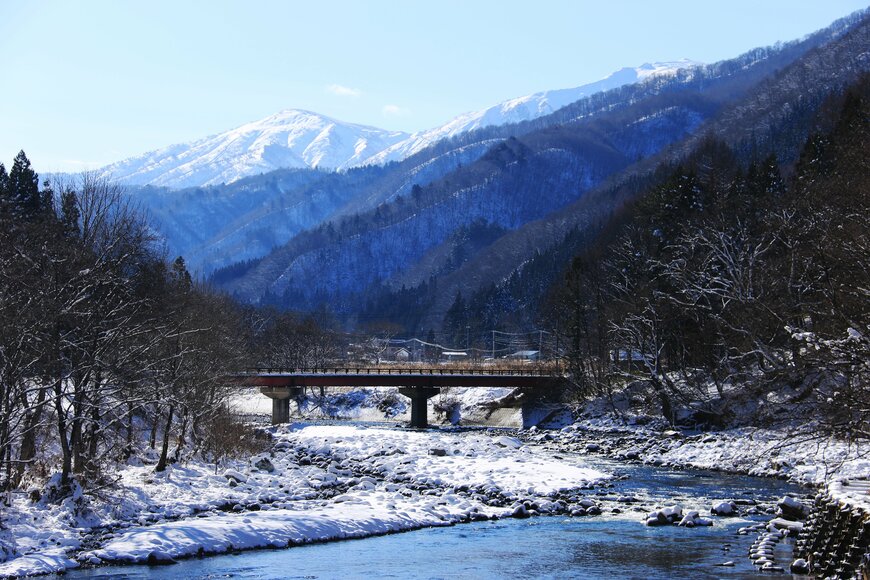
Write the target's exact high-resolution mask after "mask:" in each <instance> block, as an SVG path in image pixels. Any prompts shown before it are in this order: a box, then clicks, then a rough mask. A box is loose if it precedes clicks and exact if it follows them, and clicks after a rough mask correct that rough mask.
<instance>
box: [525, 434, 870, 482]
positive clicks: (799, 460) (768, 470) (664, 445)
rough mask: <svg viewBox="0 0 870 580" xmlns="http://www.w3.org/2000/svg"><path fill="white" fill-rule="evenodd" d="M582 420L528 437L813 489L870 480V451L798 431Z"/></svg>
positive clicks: (555, 445)
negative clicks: (688, 429) (698, 429)
mask: <svg viewBox="0 0 870 580" xmlns="http://www.w3.org/2000/svg"><path fill="white" fill-rule="evenodd" d="M647 419H648V418H646V417H644V418H643V420H641V421H640V422H636V421H634V420H628V421H626V420H620V419H616V418H613V417H597V418H594V419H583V420H579V421H577V422H576V423H573V424H571V425H567V426H565V427H563V428H562V429H561V430H558V431H545V430H541V431H538V430H535V429H533V430H531V431H527V432H526V433H527V436H526V439H528V440H529V441H533V442H536V443H540V444H542V445H543V446H544V447H545V448H549V449H552V450H561V451H571V452H576V453H580V454H593V455H598V454H601V455H604V456H607V457H612V458H616V459H623V460H628V461H641V462H644V463H647V464H650V465H656V466H663V467H677V468H695V469H712V470H717V471H726V472H729V473H744V474H747V475H757V476H763V477H779V478H784V479H789V480H791V481H794V482H797V483H803V484H808V485H823V484H825V483H827V482H830V481H832V480H833V479H841V478H868V477H870V446H867V445H857V444H849V443H847V442H844V441H840V440H836V439H833V438H822V437H808V436H806V435H805V431H799V430H797V429H763V428H747V427H744V428H737V429H725V430H721V431H709V432H704V433H697V434H684V433H682V432H680V431H676V430H672V429H669V428H668V427H667V426H666V425H665V424H664V422H660V421H659V422H657V421H648V420H647Z"/></svg>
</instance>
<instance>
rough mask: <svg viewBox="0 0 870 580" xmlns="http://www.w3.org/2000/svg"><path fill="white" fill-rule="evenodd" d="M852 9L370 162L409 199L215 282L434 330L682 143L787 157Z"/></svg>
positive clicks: (820, 95)
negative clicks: (424, 170)
mask: <svg viewBox="0 0 870 580" xmlns="http://www.w3.org/2000/svg"><path fill="white" fill-rule="evenodd" d="M867 16H868V13H866V12H860V13H856V14H855V15H853V16H851V17H848V18H846V19H843V20H841V21H838V22H836V23H834V25H832V26H831V27H829V28H828V29H825V30H822V31H819V32H818V33H815V34H813V35H810V36H808V37H806V38H804V39H802V40H800V41H792V42H790V43H785V44H780V45H777V46H775V47H767V48H758V49H753V50H751V51H749V52H747V53H745V54H743V55H740V56H739V57H737V58H734V59H730V60H727V61H722V62H719V63H714V64H712V65H707V66H705V67H699V68H695V69H691V70H684V71H682V72H678V73H676V74H674V75H673V76H672V77H670V78H667V77H663V78H660V79H658V80H656V79H650V80H649V81H648V82H645V83H642V84H636V85H629V86H623V87H620V88H618V89H614V90H611V91H608V92H605V93H597V94H594V95H591V96H589V97H586V98H583V99H581V100H579V101H576V102H574V103H572V104H570V105H568V106H566V107H563V108H561V109H559V110H557V111H556V112H554V113H552V114H550V115H546V116H543V117H540V118H537V119H533V120H529V121H524V122H521V123H518V124H516V125H508V126H499V127H489V128H481V129H479V130H475V131H470V132H466V133H464V134H462V135H459V136H456V137H451V138H447V139H444V140H442V141H439V142H438V143H437V144H435V145H433V146H431V147H429V148H427V149H426V150H424V151H422V152H421V153H419V154H416V155H414V156H411V157H409V158H408V159H407V160H406V161H404V162H402V163H400V164H391V165H388V166H385V167H383V168H382V170H383V171H384V172H385V173H384V174H383V175H381V176H380V179H381V180H382V183H386V182H392V183H409V184H410V189H411V191H410V194H405V193H403V194H400V195H395V196H394V197H392V198H390V197H385V196H382V197H381V198H380V199H381V200H382V201H381V203H380V204H378V205H376V206H374V207H373V208H372V209H369V210H368V211H364V210H363V209H362V208H359V205H358V204H357V205H356V206H355V207H356V208H357V210H356V211H355V212H340V213H339V214H338V219H335V218H332V219H330V220H327V221H324V222H322V223H321V225H319V226H318V227H316V228H314V229H309V230H307V231H305V232H301V233H300V234H298V235H296V236H294V237H293V238H292V239H291V240H290V241H289V242H288V243H287V244H285V245H283V246H281V247H278V248H276V249H275V250H273V251H272V252H270V253H269V254H268V255H266V256H265V257H263V258H262V259H259V260H257V261H255V262H248V263H247V264H245V265H244V268H241V267H239V268H235V269H227V270H225V271H223V272H218V273H217V275H216V277H215V281H216V282H217V283H219V284H220V286H221V287H222V288H224V289H226V290H227V291H229V292H231V293H233V294H235V295H236V296H237V297H239V298H240V299H241V300H244V301H249V302H254V303H270V304H274V305H276V306H278V307H280V308H292V309H301V310H308V309H313V308H316V307H318V306H319V305H328V306H329V307H330V308H331V309H332V310H333V311H334V312H337V313H339V314H343V315H346V316H347V320H348V321H349V324H350V325H353V324H355V323H360V322H361V321H365V320H375V319H378V318H379V317H382V316H384V312H385V310H384V308H382V306H379V305H386V306H389V305H391V304H395V303H397V302H398V301H399V299H402V300H403V304H405V305H407V308H406V310H407V311H413V312H414V313H415V314H416V316H417V317H418V321H416V322H414V321H411V322H410V323H409V325H408V328H416V329H417V330H419V329H421V328H438V327H439V326H440V321H441V319H442V318H443V317H444V316H445V313H446V312H447V310H448V309H449V308H450V307H451V306H450V305H451V303H452V302H454V301H455V298H456V297H457V296H459V295H460V294H461V296H465V297H468V296H471V295H473V294H474V293H476V292H478V291H480V290H485V289H487V288H498V287H500V286H501V285H503V284H505V283H506V281H508V280H509V279H510V277H511V276H512V275H514V274H515V273H516V272H520V271H521V270H522V268H523V266H524V264H527V263H528V262H529V261H530V260H532V259H534V258H535V256H536V255H537V254H538V253H539V252H546V251H547V248H551V247H553V246H554V244H558V243H560V240H562V239H564V237H565V235H566V234H567V233H570V232H571V231H573V230H576V231H577V232H578V234H577V238H578V239H580V240H586V241H588V239H590V238H591V236H593V235H594V232H595V231H596V229H597V228H600V227H602V226H603V225H604V224H605V223H606V222H607V220H608V219H609V217H610V216H611V215H612V214H613V212H614V211H616V210H617V209H618V207H619V206H620V204H624V203H626V202H628V201H630V199H631V192H632V191H634V190H633V189H632V187H633V185H632V184H634V183H635V182H638V181H642V180H643V179H645V178H646V176H648V175H650V174H651V172H653V171H654V170H655V167H656V165H657V164H658V163H660V162H663V161H664V162H668V161H670V162H678V161H679V159H680V158H681V156H682V155H684V154H685V153H687V152H688V151H689V150H690V149H691V148H692V147H693V146H694V144H696V143H697V142H698V141H697V140H700V139H705V138H708V137H710V136H711V135H715V136H716V137H718V138H719V139H720V140H722V141H724V142H726V143H728V144H729V145H731V146H732V147H734V148H735V151H737V152H738V154H742V153H743V152H751V151H752V150H754V149H755V148H758V147H765V148H767V147H769V148H771V149H772V150H774V151H776V152H777V154H780V153H782V154H783V156H784V157H783V158H785V159H788V158H791V157H792V156H793V155H794V153H795V145H796V144H798V143H800V142H801V141H802V140H803V139H805V137H806V134H807V131H809V130H811V124H810V122H811V119H812V116H813V115H814V111H815V110H816V108H817V107H818V106H820V105H821V103H822V102H823V101H824V99H825V98H826V97H827V95H829V94H830V93H832V92H835V91H837V90H838V87H842V86H844V85H845V84H848V83H850V82H852V81H853V80H854V79H855V78H856V77H857V76H858V75H860V74H862V73H865V72H867V71H868V70H870V61H868V60H867V55H868V54H870V52H868V38H870V36H868V35H867V29H868V26H870V22H868V20H867ZM474 140H476V143H478V144H479V145H480V146H481V148H482V149H483V153H482V154H476V155H474V156H473V157H474V158H473V159H472V160H471V161H469V160H468V159H463V161H462V164H461V165H456V164H454V165H453V166H452V169H451V168H450V167H448V166H447V165H445V166H444V167H443V170H442V171H439V172H438V174H430V175H426V178H425V179H423V178H420V173H417V171H418V169H417V168H418V167H422V166H423V165H424V163H429V161H427V159H434V158H435V157H433V156H434V155H435V154H436V153H440V154H442V155H443V154H444V153H445V152H448V151H450V150H451V148H452V149H453V150H455V151H459V150H460V149H463V148H467V147H468V146H469V144H471V143H472V141H474ZM425 155H428V156H429V157H428V158H427V157H425ZM415 160H418V161H419V162H420V163H419V164H418V165H416V166H415V165H413V164H412V163H410V162H413V161H415ZM372 168H373V167H372ZM356 171H361V170H356ZM625 184H629V185H632V187H628V186H625V187H623V186H624V185H625ZM403 191H404V190H403ZM382 193H384V192H382ZM475 231H478V232H479V235H476V237H470V236H471V233H470V232H475ZM539 290H540V291H543V288H541V289H539ZM507 307H508V305H507V304H503V303H499V304H496V305H494V308H496V309H498V310H499V311H505V310H506V309H507ZM354 316H359V317H360V318H357V319H354Z"/></svg>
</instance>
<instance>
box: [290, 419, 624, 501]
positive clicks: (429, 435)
mask: <svg viewBox="0 0 870 580" xmlns="http://www.w3.org/2000/svg"><path fill="white" fill-rule="evenodd" d="M288 436H289V439H290V440H291V441H294V442H295V443H296V445H297V446H299V447H302V448H304V449H308V450H310V451H313V452H319V451H321V450H325V451H326V452H328V453H330V454H331V456H332V457H335V458H336V459H347V458H350V457H353V458H357V459H358V460H359V458H363V459H362V460H363V462H364V463H365V465H366V467H367V469H370V470H372V471H374V472H377V473H381V474H383V475H385V476H389V477H391V478H394V479H410V480H413V481H415V482H425V483H429V484H434V485H451V486H456V485H467V486H495V487H497V488H499V489H502V490H508V491H512V492H527V493H537V494H547V493H554V492H557V491H560V490H566V489H573V488H577V487H582V486H585V485H588V484H589V483H594V482H598V481H601V480H603V479H606V478H608V475H607V474H605V473H603V472H601V471H598V470H595V469H590V468H586V467H580V466H577V465H572V464H567V463H564V462H561V461H557V460H554V459H552V458H551V457H548V456H547V455H545V454H543V453H538V452H535V451H533V450H531V449H527V448H525V447H519V448H516V447H514V446H513V445H515V443H512V444H511V446H510V447H505V446H503V443H497V441H499V440H501V438H498V439H493V438H492V437H490V436H488V435H476V434H473V433H464V434H461V435H459V434H454V433H439V432H433V431H427V432H410V431H405V430H399V429H365V428H360V427H354V426H345V425H332V426H326V425H311V426H306V427H302V428H300V429H294V430H291V431H290V432H289V434H288ZM505 439H511V438H505ZM433 448H440V449H445V450H446V451H447V454H446V456H445V457H439V456H435V455H430V454H429V450H430V449H433ZM530 490H531V491H530Z"/></svg>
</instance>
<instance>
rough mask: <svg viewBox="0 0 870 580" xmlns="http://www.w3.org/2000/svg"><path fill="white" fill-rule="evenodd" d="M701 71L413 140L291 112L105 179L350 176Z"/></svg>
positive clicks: (660, 70)
mask: <svg viewBox="0 0 870 580" xmlns="http://www.w3.org/2000/svg"><path fill="white" fill-rule="evenodd" d="M697 64H699V63H696V62H694V61H690V60H686V59H683V60H679V61H674V62H663V63H654V64H644V65H642V66H639V67H637V68H623V69H621V70H619V71H617V72H615V73H613V74H612V75H610V76H608V77H607V78H605V79H602V80H600V81H597V82H594V83H590V84H587V85H583V86H580V87H575V88H572V89H559V90H551V91H543V92H539V93H535V94H532V95H527V96H525V97H519V98H516V99H511V100H508V101H504V102H503V103H500V104H498V105H495V106H493V107H490V108H488V109H483V110H480V111H474V112H471V113H466V114H464V115H460V116H459V117H456V118H455V119H453V120H451V121H449V122H448V123H446V124H444V125H442V126H440V127H435V128H434V129H429V130H426V131H420V132H417V133H414V134H413V135H410V134H408V133H403V132H401V131H387V130H384V129H378V128H376V127H368V126H364V125H356V124H353V123H345V122H343V121H337V120H335V119H331V118H329V117H326V116H324V115H320V114H317V113H312V112H310V111H301V110H294V109H288V110H285V111H281V112H280V113H277V114H275V115H272V116H270V117H266V118H265V119H261V120H259V121H254V122H252V123H248V124H246V125H242V126H241V127H238V128H236V129H232V130H230V131H226V132H224V133H220V134H218V135H212V136H211V137H206V138H204V139H200V140H198V141H193V142H189V143H180V144H177V145H170V146H169V147H165V148H163V149H158V150H156V151H151V152H149V153H145V154H143V155H139V156H136V157H131V158H129V159H126V160H124V161H119V162H117V163H113V164H112V165H108V166H106V167H104V168H103V169H101V170H100V172H101V173H102V174H103V175H104V176H106V177H109V178H111V179H114V180H117V181H119V182H122V183H126V184H130V185H159V186H167V187H171V188H183V187H195V186H202V185H217V184H220V183H232V182H234V181H238V180H239V179H241V178H243V177H248V176H251V175H258V174H261V173H267V172H269V171H273V170H275V169H281V168H297V167H319V168H322V169H346V168H349V167H354V166H358V165H368V164H383V163H386V162H389V161H400V160H402V159H404V158H406V157H408V156H409V155H413V154H414V153H417V152H418V151H421V150H423V149H425V148H426V147H428V146H430V145H432V144H434V143H436V142H437V141H440V140H441V139H444V138H446V137H452V136H455V135H459V134H461V133H464V132H466V131H471V130H474V129H479V128H481V127H488V126H492V125H504V124H507V123H517V122H520V121H527V120H530V119H535V118H537V117H541V116H543V115H547V114H549V113H552V112H553V111H555V110H557V109H560V108H562V107H564V106H565V105H567V104H569V103H573V102H574V101H577V100H578V99H581V98H583V97H586V96H589V95H592V94H594V93H597V92H601V91H606V90H609V89H614V88H617V87H620V86H623V85H626V84H631V83H636V82H641V81H644V80H646V79H647V78H649V77H651V76H655V75H663V74H673V73H674V72H675V71H676V70H678V69H681V68H686V67H690V66H694V65H697Z"/></svg>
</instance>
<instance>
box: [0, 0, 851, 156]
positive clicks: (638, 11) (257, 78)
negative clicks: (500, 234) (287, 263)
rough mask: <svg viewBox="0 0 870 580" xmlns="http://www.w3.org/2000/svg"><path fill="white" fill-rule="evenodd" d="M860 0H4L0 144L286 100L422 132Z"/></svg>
mask: <svg viewBox="0 0 870 580" xmlns="http://www.w3.org/2000/svg"><path fill="white" fill-rule="evenodd" d="M865 1H866V0H861V1H855V0H824V1H821V0H788V1H781V0H761V1H758V0H753V1H751V2H750V1H744V0H731V1H729V2H721V1H713V2H702V1H698V0H695V1H692V2H689V1H685V2H677V1H664V0H659V1H654V2H653V1H648V0H647V1H628V0H613V1H610V2H602V1H601V0H596V1H586V0H583V1H581V0H574V1H571V0H565V1H553V0H534V1H525V2H519V1H513V0H499V1H490V0H461V1H457V0H432V1H429V2H425V3H424V2H418V1H414V2H412V1H411V0H405V1H398V0H397V1H391V0H365V1H363V0H359V1H356V2H351V1H344V2H339V1H333V0H311V1H309V2H304V3H303V2H290V1H280V2H279V1H276V2H268V1H247V2H242V1H238V2H231V1H217V0H200V1H192V0H191V1H181V0H173V1H160V0H148V1H147V2H146V1H140V2H132V1H129V2H122V1H114V0H112V1H92V2H88V1H81V2H73V1H64V0H57V1H44V2H38V1H33V2H24V1H20V0H0V14H2V17H0V49H2V52H0V54H3V55H4V57H5V58H4V65H5V66H4V67H3V82H2V84H0V160H2V161H4V162H5V163H6V165H7V166H8V165H9V163H10V161H11V159H12V157H13V156H14V155H15V153H17V152H18V150H19V149H22V148H23V149H24V150H25V151H26V152H27V154H28V156H29V157H30V159H31V160H32V161H33V162H34V164H35V165H36V167H37V169H39V170H40V171H43V172H45V171H73V170H78V169H83V168H89V167H96V166H100V165H103V164H106V163H109V162H112V161H116V160H119V159H122V158H126V157H129V156H132V155H135V154H138V153H142V152H144V151H148V150H151V149H155V148H158V147H162V146H165V145H169V144H172V143H177V142H181V141H188V140H191V139H195V138H198V137H203V136H206V135H210V134H214V133H218V132H221V131H223V130H226V129H230V128H232V127H235V126H238V125H240V124H243V123H245V122H247V121H252V120H255V119H259V118H262V117H265V116H267V115H270V114H272V113H275V112H277V111H279V110H281V109H287V108H300V109H308V110H313V111H316V112H319V113H323V114H326V115H330V116H333V117H335V118H338V119H342V120H345V121H351V122H356V123H362V124H368V125H374V126H378V127H384V128H388V129H401V130H405V131H415V130H419V129H425V128H429V127H432V126H436V125H440V124H442V123H443V122H445V121H447V120H448V119H450V118H452V117H454V116H456V115H458V114H460V113H463V112H465V111H469V110H474V109H479V108H483V107H486V106H489V105H492V104H495V103H497V102H499V101H502V100H505V99H508V98H512V97H517V96H521V95H525V94H528V93H532V92H536V91H540V90H546V89H554V88H564V87H572V86H578V85H581V84H585V83H587V82H591V81H594V80H598V79H600V78H603V77H605V76H607V75H608V74H610V73H611V72H613V71H615V70H617V69H619V68H621V67H623V66H637V65H640V64H642V63H644V62H652V61H666V60H676V59H679V58H683V57H686V58H690V59H694V60H698V61H703V62H714V61H717V60H721V59H725V58H729V57H732V56H736V55H737V54H739V53H741V52H743V51H746V50H748V49H750V48H753V47H755V46H762V45H768V44H773V43H774V42H776V41H785V40H791V39H793V38H797V37H800V36H803V35H805V34H807V33H809V32H812V31H814V30H817V29H819V28H822V27H824V26H827V25H828V24H829V23H830V22H832V21H833V20H835V19H837V18H839V17H842V16H845V15H847V14H849V13H851V12H853V11H854V10H857V9H860V8H863V7H865Z"/></svg>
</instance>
